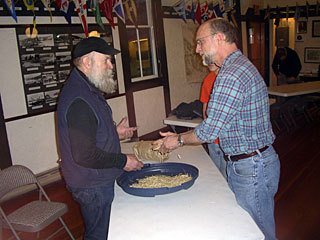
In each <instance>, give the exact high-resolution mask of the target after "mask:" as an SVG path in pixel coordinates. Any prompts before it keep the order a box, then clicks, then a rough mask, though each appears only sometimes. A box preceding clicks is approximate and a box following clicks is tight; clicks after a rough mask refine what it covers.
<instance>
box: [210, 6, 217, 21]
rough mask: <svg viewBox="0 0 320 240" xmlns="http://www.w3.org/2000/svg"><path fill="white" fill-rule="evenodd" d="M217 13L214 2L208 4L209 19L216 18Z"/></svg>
mask: <svg viewBox="0 0 320 240" xmlns="http://www.w3.org/2000/svg"><path fill="white" fill-rule="evenodd" d="M216 17H217V16H216V14H215V12H214V7H213V2H210V3H209V5H208V19H212V18H216Z"/></svg>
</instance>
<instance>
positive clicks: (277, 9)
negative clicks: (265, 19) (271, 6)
mask: <svg viewBox="0 0 320 240" xmlns="http://www.w3.org/2000/svg"><path fill="white" fill-rule="evenodd" d="M279 24H280V9H279V7H278V6H277V8H276V19H275V20H274V25H276V27H279Z"/></svg>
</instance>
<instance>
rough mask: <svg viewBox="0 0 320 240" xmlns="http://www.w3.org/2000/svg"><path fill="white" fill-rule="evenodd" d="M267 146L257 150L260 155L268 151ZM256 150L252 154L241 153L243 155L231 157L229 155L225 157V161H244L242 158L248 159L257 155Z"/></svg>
mask: <svg viewBox="0 0 320 240" xmlns="http://www.w3.org/2000/svg"><path fill="white" fill-rule="evenodd" d="M268 147H269V146H264V147H263V148H260V149H258V150H259V152H260V153H262V152H264V151H265V150H267V149H268ZM258 150H256V151H254V152H252V153H243V154H239V155H233V156H230V155H226V160H227V161H232V162H236V161H239V160H241V159H244V158H249V157H253V156H255V155H257V154H258Z"/></svg>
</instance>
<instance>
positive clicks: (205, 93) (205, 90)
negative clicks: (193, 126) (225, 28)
mask: <svg viewBox="0 0 320 240" xmlns="http://www.w3.org/2000/svg"><path fill="white" fill-rule="evenodd" d="M218 72H219V68H218V67H217V66H216V65H212V67H211V66H210V73H209V74H208V75H207V76H206V77H205V78H204V79H203V82H202V86H201V92H200V101H201V102H202V114H203V119H206V118H207V106H208V102H209V100H210V94H211V92H212V88H213V85H214V81H215V80H216V77H217V74H218ZM208 150H209V155H210V158H211V159H212V161H213V162H214V164H215V165H216V166H217V168H218V169H219V171H220V172H221V173H222V175H223V177H224V178H225V179H227V170H226V169H227V163H226V161H225V160H224V154H223V152H222V150H221V148H220V146H219V138H217V139H216V140H215V141H214V142H213V143H208Z"/></svg>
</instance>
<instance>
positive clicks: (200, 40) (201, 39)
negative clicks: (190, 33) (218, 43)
mask: <svg viewBox="0 0 320 240" xmlns="http://www.w3.org/2000/svg"><path fill="white" fill-rule="evenodd" d="M216 34H217V33H212V34H210V35H207V36H204V37H201V38H198V39H197V40H196V43H197V45H200V46H202V44H203V39H205V38H207V37H212V36H214V35H216Z"/></svg>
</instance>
